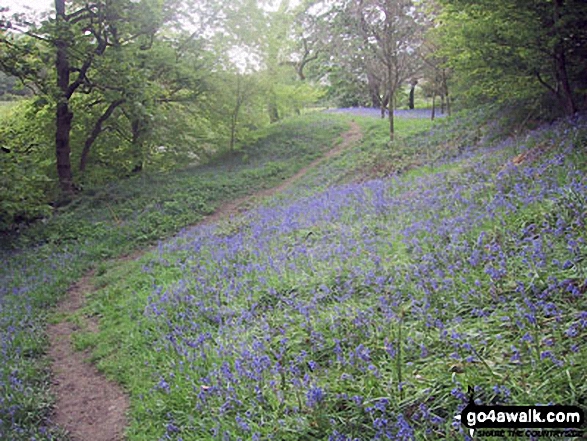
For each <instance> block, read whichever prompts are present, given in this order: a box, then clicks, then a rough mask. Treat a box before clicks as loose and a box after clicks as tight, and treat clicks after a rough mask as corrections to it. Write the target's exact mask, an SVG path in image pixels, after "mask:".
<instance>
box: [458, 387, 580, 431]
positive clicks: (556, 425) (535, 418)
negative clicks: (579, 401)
mask: <svg viewBox="0 0 587 441" xmlns="http://www.w3.org/2000/svg"><path fill="white" fill-rule="evenodd" d="M455 418H456V419H457V420H460V421H461V423H462V424H464V425H465V426H466V427H467V428H468V429H469V434H470V435H471V436H474V435H477V436H494V437H500V438H506V437H510V436H516V437H535V438H540V437H547V438H573V437H582V436H583V435H584V431H583V430H581V428H582V427H583V426H584V424H585V414H584V412H583V410H582V409H581V408H580V407H577V406H560V405H555V406H501V405H496V406H482V405H477V404H475V401H474V398H473V393H472V389H469V404H467V406H466V407H465V408H464V409H463V410H462V412H461V414H460V415H457V416H456V417H455Z"/></svg>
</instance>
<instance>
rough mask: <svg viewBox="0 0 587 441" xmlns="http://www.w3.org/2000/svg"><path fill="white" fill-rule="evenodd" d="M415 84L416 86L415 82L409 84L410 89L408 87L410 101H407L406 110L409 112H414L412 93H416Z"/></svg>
mask: <svg viewBox="0 0 587 441" xmlns="http://www.w3.org/2000/svg"><path fill="white" fill-rule="evenodd" d="M417 84H418V83H417V82H412V83H411V87H410V99H409V101H408V108H409V109H410V110H414V107H415V106H414V93H415V91H416V85H417Z"/></svg>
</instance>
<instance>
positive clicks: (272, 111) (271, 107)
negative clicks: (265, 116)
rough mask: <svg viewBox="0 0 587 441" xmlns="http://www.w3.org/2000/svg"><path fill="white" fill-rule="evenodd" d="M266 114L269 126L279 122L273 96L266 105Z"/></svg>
mask: <svg viewBox="0 0 587 441" xmlns="http://www.w3.org/2000/svg"><path fill="white" fill-rule="evenodd" d="M267 112H268V113H269V122H270V123H271V124H273V123H276V122H277V121H279V110H278V109H277V103H276V102H275V97H274V96H271V97H270V98H269V102H268V103H267Z"/></svg>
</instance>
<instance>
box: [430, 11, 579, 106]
mask: <svg viewBox="0 0 587 441" xmlns="http://www.w3.org/2000/svg"><path fill="white" fill-rule="evenodd" d="M441 3H442V4H443V5H444V7H445V12H444V14H443V16H442V23H443V24H442V27H441V30H442V35H443V38H442V42H443V51H444V54H445V55H447V56H448V62H449V65H450V66H451V67H453V68H454V69H455V71H456V73H457V75H458V77H459V78H460V80H461V83H462V84H466V85H467V86H465V87H464V89H465V90H466V93H467V94H469V95H470V96H473V97H478V98H485V99H492V100H495V99H497V100H500V101H508V100H511V99H514V100H515V99H520V98H523V99H528V98H532V99H535V98H540V97H541V96H543V95H544V94H543V93H542V92H541V91H546V92H547V93H548V94H550V96H552V97H553V98H554V101H555V103H556V105H557V107H558V108H559V109H560V111H561V112H562V113H564V114H567V115H570V114H573V113H575V111H576V110H577V108H578V107H579V104H578V103H581V102H582V101H583V102H584V100H585V93H584V90H585V86H586V85H587V80H586V78H587V4H586V3H585V2H584V1H581V0H553V1H551V0H538V1H535V0H532V1H530V0H523V1H513V0H499V1H488V0H482V1H468V0H443V1H442V2H441Z"/></svg>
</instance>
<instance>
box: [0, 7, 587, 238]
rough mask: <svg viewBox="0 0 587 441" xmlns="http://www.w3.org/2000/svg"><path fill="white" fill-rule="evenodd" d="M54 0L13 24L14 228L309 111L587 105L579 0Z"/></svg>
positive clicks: (550, 109)
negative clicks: (96, 188) (419, 104)
mask: <svg viewBox="0 0 587 441" xmlns="http://www.w3.org/2000/svg"><path fill="white" fill-rule="evenodd" d="M54 6H55V7H54V10H52V11H47V13H46V14H44V15H42V14H36V15H35V14H29V15H32V17H31V16H27V14H11V13H10V10H9V9H5V11H4V12H3V18H2V21H0V43H1V46H0V48H1V52H0V68H1V70H2V72H3V74H2V77H1V78H0V81H1V83H2V92H3V94H4V95H3V96H4V97H6V98H5V99H8V98H9V97H14V96H18V95H23V94H25V95H26V96H28V99H26V100H21V101H19V102H18V109H17V110H15V111H14V112H10V116H7V118H8V119H7V120H6V122H5V123H4V124H3V127H2V128H1V132H0V140H1V143H2V155H0V158H1V161H2V172H3V173H2V174H3V178H2V179H3V183H2V193H3V198H2V202H1V206H0V213H1V216H2V221H1V223H0V226H1V228H3V229H10V228H11V227H14V226H15V225H16V224H18V223H19V222H23V221H25V222H26V221H28V220H31V219H35V218H38V217H42V216H44V215H47V214H48V213H49V212H50V210H51V206H55V205H59V204H63V203H67V202H68V201H70V200H71V198H72V197H73V196H74V195H75V194H78V193H80V192H83V189H84V188H87V187H88V186H91V185H94V184H102V183H105V182H108V181H110V180H113V179H119V178H121V177H124V176H129V175H131V174H133V173H139V172H140V171H142V170H145V169H147V170H169V169H172V168H174V167H177V166H181V165H182V164H185V163H186V161H188V162H195V161H206V160H208V159H209V158H210V157H212V156H214V155H215V154H218V153H219V152H225V151H231V150H234V149H235V148H237V147H238V145H239V142H241V141H242V140H244V139H246V138H247V137H248V136H249V135H251V136H254V133H255V130H257V129H259V128H261V127H263V126H266V125H268V124H271V123H275V122H276V121H279V120H280V119H282V118H287V117H288V116H290V115H295V114H299V113H300V112H302V111H304V109H306V108H308V107H319V106H322V107H324V106H333V107H337V106H338V107H348V106H359V105H366V106H370V107H379V108H381V109H387V112H385V111H384V110H382V112H383V113H382V115H384V114H387V117H388V118H389V132H390V138H391V139H393V135H394V132H395V130H394V119H393V111H391V112H390V110H393V109H395V108H397V107H398V106H409V107H410V108H413V107H414V90H415V88H416V86H417V85H418V84H419V85H420V87H419V89H421V91H422V94H423V96H425V97H426V98H427V99H428V101H430V99H435V98H436V99H437V100H438V101H439V103H437V104H436V106H438V107H440V106H442V108H443V110H444V108H445V107H446V111H447V112H448V113H450V112H451V111H452V108H453V107H455V106H457V107H460V108H463V107H467V106H469V107H470V106H474V105H476V104H481V103H484V102H499V103H514V102H516V103H519V106H523V108H524V109H526V108H527V109H530V110H529V112H531V111H532V110H533V109H539V111H536V113H537V114H538V113H539V114H541V115H543V114H544V113H549V114H550V115H549V116H547V117H553V116H555V115H559V114H563V115H572V114H573V113H575V112H576V111H577V110H578V109H580V108H583V107H585V99H586V98H585V88H586V79H585V69H586V67H585V66H586V61H585V60H586V59H587V56H586V45H585V40H586V36H585V33H586V31H585V29H586V26H585V16H586V14H585V10H586V6H585V4H584V3H583V2H581V1H526V2H512V1H498V2H488V1H487V2H485V1H482V2H470V1H416V2H414V1H391V0H373V1H371V0H356V1H303V2H291V1H281V2H269V1H258V2H257V1H234V2H222V1H214V0H202V1H181V0H173V1H171V0H166V1H160V0H149V1H146V0H145V1H136V0H128V1H104V2H102V1H97V2H83V1H79V2H78V1H73V2H68V3H67V5H66V3H65V1H61V2H59V1H58V2H55V5H54ZM39 15H41V16H40V17H39ZM406 95H407V96H406ZM453 101H454V103H453ZM440 103H441V104H440ZM427 105H430V103H429V102H428V103H427Z"/></svg>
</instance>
